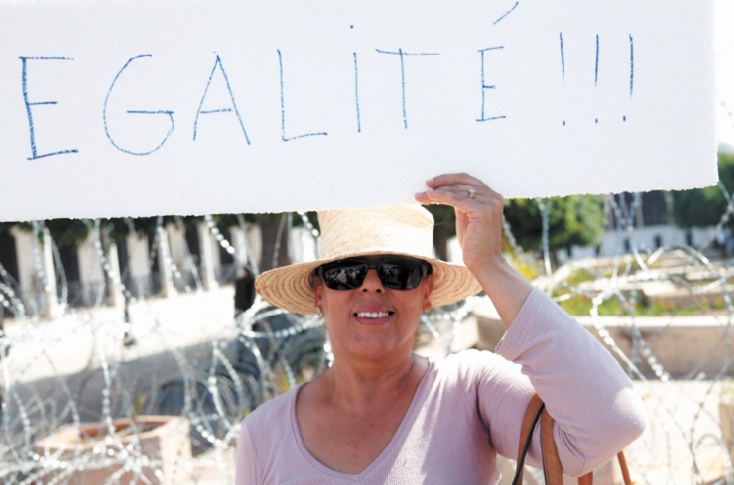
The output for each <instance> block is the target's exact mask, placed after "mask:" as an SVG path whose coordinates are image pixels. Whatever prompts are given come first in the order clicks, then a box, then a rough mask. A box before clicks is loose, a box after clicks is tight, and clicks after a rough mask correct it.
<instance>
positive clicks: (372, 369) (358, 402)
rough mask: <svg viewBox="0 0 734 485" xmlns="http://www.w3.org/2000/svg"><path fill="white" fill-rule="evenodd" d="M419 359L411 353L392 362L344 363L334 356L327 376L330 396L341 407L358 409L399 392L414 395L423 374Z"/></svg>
mask: <svg viewBox="0 0 734 485" xmlns="http://www.w3.org/2000/svg"><path fill="white" fill-rule="evenodd" d="M417 359H420V358H419V357H417V356H415V355H412V354H411V355H409V356H407V357H406V358H404V359H399V360H398V359H396V360H395V361H393V362H390V363H387V364H386V363H379V364H374V363H343V361H340V360H338V359H337V360H335V361H334V366H333V367H332V368H331V369H330V370H329V372H328V373H327V374H325V377H326V378H327V382H328V387H329V389H330V395H331V400H332V401H333V403H334V404H335V405H337V406H339V407H345V408H346V409H353V410H359V409H363V408H366V407H370V406H373V405H374V404H376V403H379V402H381V401H385V400H387V401H388V402H389V401H391V400H393V399H394V397H395V395H396V394H402V393H405V392H406V391H410V395H411V396H412V395H413V393H414V392H415V388H417V387H418V383H419V382H420V378H421V377H422V375H423V372H422V369H420V368H421V367H422V365H421V364H418V365H416V360H417Z"/></svg>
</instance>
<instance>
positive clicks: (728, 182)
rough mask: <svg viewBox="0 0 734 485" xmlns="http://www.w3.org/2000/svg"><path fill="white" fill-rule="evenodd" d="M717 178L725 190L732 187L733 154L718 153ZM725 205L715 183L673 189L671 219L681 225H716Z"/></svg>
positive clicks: (733, 173)
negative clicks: (700, 186) (692, 187)
mask: <svg viewBox="0 0 734 485" xmlns="http://www.w3.org/2000/svg"><path fill="white" fill-rule="evenodd" d="M719 180H720V181H721V183H722V184H723V185H724V187H726V188H727V190H732V189H734V154H731V153H720V154H719ZM726 205H727V203H726V198H725V197H724V194H723V193H722V192H721V189H720V188H719V187H718V186H717V185H712V186H710V187H704V188H702V189H691V190H677V191H673V219H674V220H675V223H676V224H678V225H679V226H681V227H686V228H689V227H704V226H712V225H716V224H718V223H719V220H720V219H721V216H722V214H724V212H726ZM730 224H732V223H731V222H730Z"/></svg>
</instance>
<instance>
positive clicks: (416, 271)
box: [377, 260, 423, 290]
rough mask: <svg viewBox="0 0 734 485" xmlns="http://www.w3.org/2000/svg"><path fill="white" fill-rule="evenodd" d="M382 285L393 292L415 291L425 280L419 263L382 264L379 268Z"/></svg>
mask: <svg viewBox="0 0 734 485" xmlns="http://www.w3.org/2000/svg"><path fill="white" fill-rule="evenodd" d="M377 274H378V275H379V276H380V280H381V281H382V284H383V285H385V286H386V287H387V288H390V289H393V290H413V289H415V288H417V287H418V285H419V284H420V282H421V280H422V279H423V271H422V267H421V263H420V262H419V261H411V260H404V261H403V260H401V261H396V262H382V263H380V264H379V265H378V266H377Z"/></svg>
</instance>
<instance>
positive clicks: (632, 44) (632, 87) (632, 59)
mask: <svg viewBox="0 0 734 485" xmlns="http://www.w3.org/2000/svg"><path fill="white" fill-rule="evenodd" d="M629 37H630V98H631V97H632V94H633V93H634V92H635V41H634V39H633V38H632V34H630V36H629ZM622 122H623V123H626V122H627V116H622Z"/></svg>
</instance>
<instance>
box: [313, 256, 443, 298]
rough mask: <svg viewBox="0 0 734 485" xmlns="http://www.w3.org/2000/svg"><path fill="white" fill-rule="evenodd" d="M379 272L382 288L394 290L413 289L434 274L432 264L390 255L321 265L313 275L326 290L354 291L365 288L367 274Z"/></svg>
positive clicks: (350, 259) (341, 260)
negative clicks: (370, 271) (372, 270)
mask: <svg viewBox="0 0 734 485" xmlns="http://www.w3.org/2000/svg"><path fill="white" fill-rule="evenodd" d="M371 269H374V270H376V271H377V276H379V278H380V281H382V285H383V286H384V287H385V288H389V289H391V290H413V289H415V288H418V285H419V284H420V282H421V281H423V278H425V277H426V276H428V275H429V274H431V273H433V267H432V266H431V265H430V263H428V262H426V261H423V260H420V259H414V258H405V257H400V256H388V257H384V258H378V259H363V258H349V259H340V260H338V261H334V262H332V263H327V264H325V265H323V266H319V267H318V268H316V269H315V270H314V272H313V274H314V276H316V277H318V278H319V279H321V281H323V282H324V284H325V285H326V287H327V288H329V289H332V290H340V291H346V290H354V289H357V288H359V287H360V286H362V283H364V279H365V278H366V277H367V272H368V271H369V270H371Z"/></svg>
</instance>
